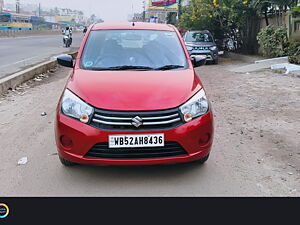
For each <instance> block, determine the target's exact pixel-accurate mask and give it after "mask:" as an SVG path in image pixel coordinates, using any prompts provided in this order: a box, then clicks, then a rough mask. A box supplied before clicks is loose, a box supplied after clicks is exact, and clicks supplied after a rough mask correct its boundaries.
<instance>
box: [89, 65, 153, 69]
mask: <svg viewBox="0 0 300 225" xmlns="http://www.w3.org/2000/svg"><path fill="white" fill-rule="evenodd" d="M91 69H92V70H153V69H154V68H152V67H148V66H127V65H124V66H113V67H98V68H97V67H94V68H91Z"/></svg>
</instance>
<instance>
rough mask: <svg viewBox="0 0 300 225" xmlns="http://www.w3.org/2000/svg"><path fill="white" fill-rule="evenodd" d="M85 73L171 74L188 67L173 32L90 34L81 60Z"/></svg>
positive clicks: (103, 31)
mask: <svg viewBox="0 0 300 225" xmlns="http://www.w3.org/2000/svg"><path fill="white" fill-rule="evenodd" d="M80 67H81V68H82V69H86V70H174V69H183V68H186V67H187V60H186V56H185V53H184V51H183V48H182V45H181V43H180V41H179V38H178V36H177V34H176V32H170V31H156V30H96V31H91V33H90V35H89V37H88V40H87V43H86V45H85V48H84V51H83V55H82V57H81V66H80Z"/></svg>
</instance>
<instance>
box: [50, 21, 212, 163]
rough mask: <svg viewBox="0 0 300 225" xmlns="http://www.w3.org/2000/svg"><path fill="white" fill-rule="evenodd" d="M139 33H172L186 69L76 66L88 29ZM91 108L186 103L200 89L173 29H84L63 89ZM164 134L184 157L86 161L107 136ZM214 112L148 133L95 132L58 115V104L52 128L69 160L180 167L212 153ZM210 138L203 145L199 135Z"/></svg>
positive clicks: (148, 26) (111, 26)
mask: <svg viewBox="0 0 300 225" xmlns="http://www.w3.org/2000/svg"><path fill="white" fill-rule="evenodd" d="M102 29H103V30H111V29H144V30H165V31H173V32H176V33H177V36H178V38H179V40H180V43H181V45H182V48H183V49H184V53H185V56H186V59H187V62H188V69H184V70H171V71H88V70H82V69H81V68H80V59H81V55H82V52H83V49H84V47H85V43H86V41H87V38H88V36H89V33H90V32H91V30H102ZM65 88H68V89H69V90H71V91H72V92H73V93H74V94H76V95H77V96H78V97H80V98H81V99H82V100H84V101H85V102H87V103H88V104H90V105H92V106H93V107H96V108H100V109H106V110H116V111H152V110H164V109H171V108H176V107H179V106H181V105H182V104H184V103H185V102H186V101H188V100H189V99H190V98H191V97H192V96H193V95H195V94H196V93H197V92H198V91H199V90H200V89H202V88H203V86H202V83H201V81H200V80H199V78H198V77H197V75H196V73H195V71H194V68H193V65H192V62H191V60H190V57H189V53H188V51H187V49H186V47H185V44H184V41H183V40H182V38H181V35H180V33H179V32H178V30H177V29H176V28H175V27H174V26H172V25H165V24H151V23H135V26H132V23H126V24H97V25H92V26H90V27H89V29H88V31H87V33H86V35H85V37H84V40H83V42H82V44H81V47H80V49H79V52H78V55H77V58H76V60H75V65H74V69H73V73H72V74H71V75H70V77H69V79H68V81H67V84H66V87H65ZM150 133H151V134H155V133H164V135H165V141H174V142H177V143H179V144H180V145H181V146H182V147H183V148H184V149H185V150H186V152H187V155H185V156H178V157H169V158H147V159H103V158H89V157H86V156H85V155H86V153H87V152H88V151H89V150H90V149H91V148H92V147H93V146H94V145H95V144H97V143H102V142H105V143H107V142H108V136H109V135H117V134H150ZM213 134H214V127H213V114H212V111H211V108H210V110H209V112H208V113H207V114H205V115H204V116H201V117H199V118H196V119H194V120H192V121H191V122H189V123H184V124H183V125H180V126H178V127H176V128H173V129H167V130H151V131H107V130H100V129H97V128H95V127H92V126H90V125H87V124H84V123H81V122H80V121H78V120H75V119H72V118H70V117H67V116H65V115H63V114H62V113H61V110H60V101H59V103H58V106H57V116H56V124H55V135H56V144H57V147H58V152H59V155H60V156H61V157H62V158H64V159H66V160H69V161H71V162H75V163H80V164H96V165H146V164H164V163H168V164H169V163H182V162H190V161H194V160H197V159H201V158H203V157H205V156H207V155H208V154H209V153H210V151H211V146H212V142H213ZM62 136H67V137H68V138H70V139H71V140H72V142H73V143H72V147H70V148H66V147H64V146H63V145H62V144H61V137H62ZM207 136H208V137H209V139H208V140H207V142H205V143H202V142H201V140H202V138H203V137H207Z"/></svg>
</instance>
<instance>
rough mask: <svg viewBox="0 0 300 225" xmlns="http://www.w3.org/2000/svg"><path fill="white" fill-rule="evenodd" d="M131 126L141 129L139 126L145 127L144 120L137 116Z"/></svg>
mask: <svg viewBox="0 0 300 225" xmlns="http://www.w3.org/2000/svg"><path fill="white" fill-rule="evenodd" d="M131 124H132V125H133V126H135V127H139V126H141V125H143V119H142V118H141V117H139V116H136V117H134V118H133V119H132V123H131Z"/></svg>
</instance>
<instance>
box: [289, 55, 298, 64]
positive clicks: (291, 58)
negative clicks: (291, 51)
mask: <svg viewBox="0 0 300 225" xmlns="http://www.w3.org/2000/svg"><path fill="white" fill-rule="evenodd" d="M289 62H290V63H294V64H298V65H300V55H297V56H289Z"/></svg>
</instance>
